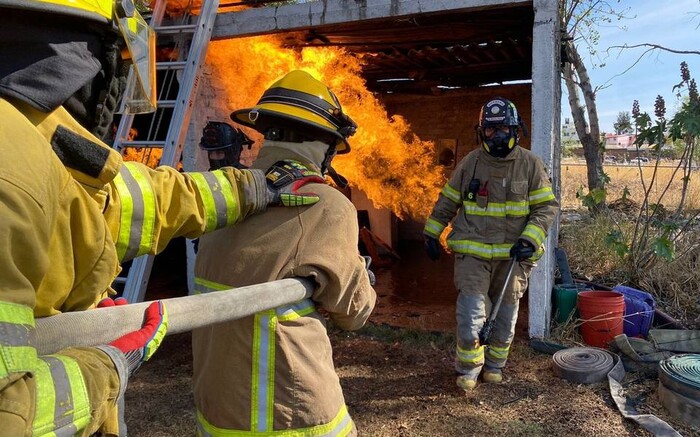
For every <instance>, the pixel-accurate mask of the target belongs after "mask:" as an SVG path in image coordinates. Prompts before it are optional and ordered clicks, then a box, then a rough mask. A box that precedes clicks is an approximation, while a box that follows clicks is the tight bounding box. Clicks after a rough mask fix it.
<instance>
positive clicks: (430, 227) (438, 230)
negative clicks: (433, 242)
mask: <svg viewBox="0 0 700 437" xmlns="http://www.w3.org/2000/svg"><path fill="white" fill-rule="evenodd" d="M445 227H446V226H445V225H443V224H442V223H440V222H439V221H437V220H435V219H434V218H432V217H431V218H429V219H428V221H427V222H425V227H424V228H423V233H425V234H428V235H431V236H433V237H435V238H440V234H442V231H444V230H445Z"/></svg>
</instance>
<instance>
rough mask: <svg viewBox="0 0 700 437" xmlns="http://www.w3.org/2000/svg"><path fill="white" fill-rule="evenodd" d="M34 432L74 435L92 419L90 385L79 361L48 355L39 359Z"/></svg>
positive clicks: (38, 433) (35, 376)
mask: <svg viewBox="0 0 700 437" xmlns="http://www.w3.org/2000/svg"><path fill="white" fill-rule="evenodd" d="M34 381H35V383H36V393H37V399H36V404H35V407H36V413H35V416H34V422H33V424H32V432H33V434H34V435H57V436H58V435H73V434H75V433H76V432H77V431H78V430H81V429H83V428H84V427H85V426H87V424H88V423H89V421H90V403H89V400H88V394H87V388H86V386H85V382H84V381H83V376H82V373H81V372H80V368H79V367H78V363H77V362H76V361H75V360H74V359H72V358H69V357H64V356H59V355H47V356H45V357H42V358H41V359H40V360H37V366H36V368H35V370H34Z"/></svg>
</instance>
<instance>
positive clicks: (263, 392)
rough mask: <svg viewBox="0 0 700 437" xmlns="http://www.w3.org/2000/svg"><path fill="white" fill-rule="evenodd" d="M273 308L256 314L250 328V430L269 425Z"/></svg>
mask: <svg viewBox="0 0 700 437" xmlns="http://www.w3.org/2000/svg"><path fill="white" fill-rule="evenodd" d="M276 325H277V317H276V314H275V310H267V311H261V312H259V313H257V314H256V315H255V322H254V329H253V368H252V371H253V375H252V393H251V409H250V414H251V418H250V427H251V431H258V432H264V431H269V430H270V429H271V428H272V412H273V410H274V405H275V402H274V373H275V326H276Z"/></svg>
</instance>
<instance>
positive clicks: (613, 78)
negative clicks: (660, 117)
mask: <svg viewBox="0 0 700 437" xmlns="http://www.w3.org/2000/svg"><path fill="white" fill-rule="evenodd" d="M610 3H612V4H614V3H615V2H614V1H611V2H610ZM627 7H629V8H630V10H629V12H627V14H626V15H627V16H628V17H630V19H628V20H623V21H622V22H621V23H622V24H614V23H613V24H611V25H609V26H606V27H599V31H600V34H601V35H600V36H601V37H600V43H599V45H598V52H599V54H598V57H599V60H598V63H600V61H602V62H604V63H605V66H604V67H595V68H593V67H591V62H590V60H589V59H588V58H587V56H588V52H587V49H586V48H585V47H580V48H579V52H580V53H581V55H582V56H585V62H586V66H587V67H588V69H589V74H590V76H591V81H592V82H593V86H594V87H600V86H603V84H607V87H606V88H605V89H602V90H599V91H598V93H597V97H596V101H597V103H598V118H599V121H600V128H601V131H604V132H613V123H614V122H615V120H616V119H617V114H618V113H619V112H620V111H627V112H631V110H632V102H633V101H634V100H635V99H636V100H639V105H640V109H641V110H642V111H647V112H649V114H652V115H653V112H654V100H655V99H656V96H657V95H658V94H660V95H662V96H663V97H664V99H665V100H666V108H667V110H668V111H667V116H669V115H671V114H672V113H673V112H674V108H675V107H677V99H676V97H675V95H674V93H673V92H672V91H671V89H672V88H673V85H675V84H677V83H679V82H680V81H681V78H680V63H681V61H686V62H687V63H688V67H689V68H690V73H691V75H692V77H694V78H695V81H696V82H697V83H698V85H699V86H700V55H693V54H674V53H667V52H661V51H658V50H656V51H654V52H651V53H647V54H646V55H644V57H643V58H642V59H641V60H640V61H639V62H638V63H637V64H636V65H634V67H632V65H633V64H634V63H635V62H636V61H637V59H638V58H639V57H640V55H642V53H643V52H644V50H645V48H636V49H626V50H625V51H623V52H622V53H620V52H619V50H617V49H612V50H609V51H608V52H607V53H606V49H607V48H608V47H611V46H615V45H624V44H627V45H635V44H643V43H649V44H658V45H661V46H664V47H668V48H672V49H675V50H695V51H700V0H672V1H660V0H621V1H620V3H619V6H616V9H617V10H620V11H621V10H623V9H625V8H627ZM621 25H624V26H626V27H627V30H623V29H620V28H619V27H618V26H621ZM630 67H632V68H631V70H629V71H627V72H626V73H624V72H625V70H627V69H628V68H630ZM623 73H624V74H623ZM562 93H563V96H562V113H561V117H562V123H563V122H564V119H565V118H571V110H570V109H569V103H568V100H567V95H566V88H565V86H564V84H563V83H562Z"/></svg>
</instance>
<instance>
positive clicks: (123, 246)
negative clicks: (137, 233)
mask: <svg viewBox="0 0 700 437" xmlns="http://www.w3.org/2000/svg"><path fill="white" fill-rule="evenodd" d="M114 186H115V188H116V189H117V192H118V193H119V204H120V215H119V233H118V235H117V241H116V245H117V256H118V257H119V260H124V259H125V256H126V250H127V249H128V248H129V238H130V234H131V216H132V215H133V214H134V201H133V199H132V198H131V194H129V188H128V187H127V185H126V182H125V181H124V177H123V176H122V174H121V172H119V173H118V174H117V176H116V177H115V178H114Z"/></svg>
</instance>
